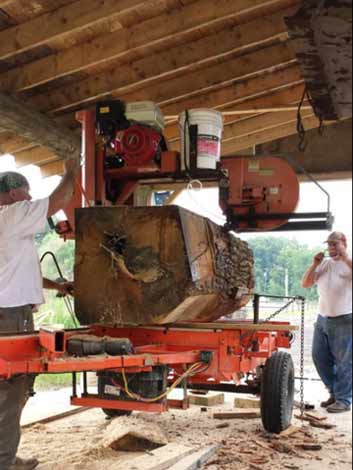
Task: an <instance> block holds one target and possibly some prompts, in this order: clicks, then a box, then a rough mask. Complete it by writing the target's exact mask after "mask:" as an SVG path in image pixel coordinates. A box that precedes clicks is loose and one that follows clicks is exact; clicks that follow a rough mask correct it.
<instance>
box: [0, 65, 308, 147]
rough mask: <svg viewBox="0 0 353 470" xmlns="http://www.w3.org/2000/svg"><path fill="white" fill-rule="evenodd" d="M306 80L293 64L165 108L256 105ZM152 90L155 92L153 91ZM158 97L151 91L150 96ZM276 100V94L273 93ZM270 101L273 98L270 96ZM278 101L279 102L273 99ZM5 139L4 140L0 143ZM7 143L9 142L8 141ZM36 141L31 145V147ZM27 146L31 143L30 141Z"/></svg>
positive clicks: (67, 118)
mask: <svg viewBox="0 0 353 470" xmlns="http://www.w3.org/2000/svg"><path fill="white" fill-rule="evenodd" d="M302 83H303V80H302V78H301V74H300V71H299V68H298V67H297V66H290V67H288V68H284V69H283V70H279V71H277V70H276V72H275V73H267V74H263V75H261V76H256V77H254V78H251V79H247V80H244V81H241V82H236V83H234V84H232V85H229V86H227V87H226V88H221V89H217V90H215V91H212V92H210V93H206V94H204V95H199V96H197V97H192V98H191V99H186V100H184V101H179V102H177V103H173V104H171V105H166V106H163V107H162V110H163V112H164V113H165V114H166V115H167V114H177V115H179V114H180V113H181V112H182V111H184V110H185V109H192V108H197V107H204V108H213V109H225V108H229V107H238V106H245V105H246V106H248V105H249V104H250V102H252V103H253V105H254V104H256V102H255V101H253V100H255V99H262V98H263V99H265V103H268V104H269V103H270V101H267V95H271V96H273V95H274V94H275V93H276V92H280V91H284V90H288V89H289V88H292V87H296V86H300V85H301V84H302ZM151 92H152V91H151ZM153 98H154V96H153V95H152V94H151V96H150V99H153ZM273 99H275V96H273ZM269 100H270V98H269ZM273 103H275V101H273ZM55 121H56V122H58V123H59V124H61V125H66V126H72V125H73V124H77V127H78V123H76V121H75V117H74V116H73V115H71V114H69V115H64V116H58V117H56V118H55ZM169 128H170V126H168V127H167V128H166V136H167V138H170V139H172V138H173V136H175V129H174V130H173V128H172V129H171V130H169ZM18 140H19V139H17V138H16V139H15V140H13V139H12V140H10V141H9V142H8V146H9V147H11V152H12V153H16V152H19V151H22V150H24V146H23V142H22V141H19V142H18ZM1 142H2V140H1V139H0V145H1ZM4 144H5V142H4ZM32 146H33V144H32V145H31V147H32ZM26 148H28V145H27V144H26Z"/></svg>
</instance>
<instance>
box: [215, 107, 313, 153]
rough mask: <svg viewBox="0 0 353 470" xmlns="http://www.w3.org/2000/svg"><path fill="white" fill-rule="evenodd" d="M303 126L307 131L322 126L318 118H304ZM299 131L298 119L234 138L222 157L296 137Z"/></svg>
mask: <svg viewBox="0 0 353 470" xmlns="http://www.w3.org/2000/svg"><path fill="white" fill-rule="evenodd" d="M303 124H304V125H305V129H306V130H310V129H317V128H318V127H319V126H320V123H319V120H318V119H317V118H316V116H313V115H312V116H308V117H304V118H303ZM297 132H298V130H297V119H296V118H293V120H292V121H290V122H287V123H283V124H281V125H279V126H275V127H273V128H271V129H259V130H258V131H257V132H255V133H253V134H251V135H249V136H246V137H242V138H240V139H236V138H234V139H233V140H229V141H228V142H225V143H224V144H223V145H222V156H223V157H227V156H232V155H234V154H235V153H237V152H241V151H242V150H246V149H249V148H252V147H254V146H256V145H261V144H264V143H267V142H272V141H274V140H278V139H282V138H284V137H289V136H291V135H295V134H296V133H297Z"/></svg>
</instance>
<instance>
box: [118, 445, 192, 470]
mask: <svg viewBox="0 0 353 470" xmlns="http://www.w3.org/2000/svg"><path fill="white" fill-rule="evenodd" d="M194 452H195V449H192V448H190V447H185V446H180V445H175V444H170V445H168V446H165V447H162V448H160V449H157V450H155V451H153V452H151V453H150V454H149V455H143V456H141V457H137V458H136V459H134V460H132V461H131V463H129V464H127V465H124V470H142V469H143V470H169V469H170V467H172V466H173V465H175V464H176V463H178V462H180V460H182V459H184V458H185V457H187V456H189V455H191V454H192V453H194Z"/></svg>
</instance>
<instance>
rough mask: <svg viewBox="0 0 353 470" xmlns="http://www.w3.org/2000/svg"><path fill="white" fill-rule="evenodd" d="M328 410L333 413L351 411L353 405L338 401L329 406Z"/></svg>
mask: <svg viewBox="0 0 353 470" xmlns="http://www.w3.org/2000/svg"><path fill="white" fill-rule="evenodd" d="M327 411H328V412H329V413H332V414H339V413H348V412H350V411H351V407H350V405H346V404H345V403H341V402H339V401H337V402H335V403H334V404H333V405H331V406H329V407H328V408H327Z"/></svg>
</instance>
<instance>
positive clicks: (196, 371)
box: [113, 362, 209, 403]
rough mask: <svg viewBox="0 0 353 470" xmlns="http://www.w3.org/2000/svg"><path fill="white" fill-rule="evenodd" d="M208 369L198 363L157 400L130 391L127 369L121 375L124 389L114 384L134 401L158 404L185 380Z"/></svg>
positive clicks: (201, 363)
mask: <svg viewBox="0 0 353 470" xmlns="http://www.w3.org/2000/svg"><path fill="white" fill-rule="evenodd" d="M200 366H202V369H200ZM208 368H209V365H207V369H208ZM207 369H205V367H204V363H203V362H197V363H195V364H193V365H192V366H191V367H190V368H189V369H188V370H187V371H186V372H184V374H182V375H181V376H180V377H179V378H178V379H177V380H176V381H175V382H174V383H173V385H171V386H170V388H169V389H168V390H166V391H165V392H164V393H162V394H161V395H159V396H158V397H155V398H144V397H142V396H140V395H138V394H137V393H134V392H131V391H130V389H129V383H128V379H127V375H126V370H125V369H123V370H122V373H121V375H122V378H123V382H124V387H121V386H120V385H118V384H115V383H114V382H113V383H114V385H116V386H118V387H119V388H120V389H123V390H124V391H125V393H126V394H127V395H128V397H129V398H131V399H132V400H135V401H140V402H143V403H156V402H158V401H161V400H163V399H164V398H166V397H167V396H168V395H169V394H170V393H171V392H172V391H173V390H175V389H176V388H178V387H179V385H180V384H181V383H182V382H183V381H184V380H186V379H187V378H189V377H194V376H195V375H197V374H199V373H202V372H204V371H205V370H207Z"/></svg>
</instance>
